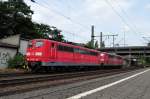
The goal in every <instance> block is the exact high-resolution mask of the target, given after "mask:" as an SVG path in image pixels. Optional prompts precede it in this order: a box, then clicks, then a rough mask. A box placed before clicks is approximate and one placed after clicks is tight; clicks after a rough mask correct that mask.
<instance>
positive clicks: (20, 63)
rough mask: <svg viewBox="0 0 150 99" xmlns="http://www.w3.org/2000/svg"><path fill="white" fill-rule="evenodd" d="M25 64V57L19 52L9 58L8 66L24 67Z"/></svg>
mask: <svg viewBox="0 0 150 99" xmlns="http://www.w3.org/2000/svg"><path fill="white" fill-rule="evenodd" d="M24 65H25V58H24V56H23V55H22V54H17V55H15V56H14V57H13V58H10V59H9V60H8V68H23V67H24Z"/></svg>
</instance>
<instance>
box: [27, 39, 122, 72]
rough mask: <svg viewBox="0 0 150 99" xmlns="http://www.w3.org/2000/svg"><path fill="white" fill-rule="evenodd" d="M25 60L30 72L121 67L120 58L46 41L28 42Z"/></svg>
mask: <svg viewBox="0 0 150 99" xmlns="http://www.w3.org/2000/svg"><path fill="white" fill-rule="evenodd" d="M26 60H27V62H28V66H29V68H31V70H32V71H38V70H40V69H41V68H45V69H46V70H49V69H54V68H58V67H59V68H60V67H68V68H71V67H77V68H78V67H91V66H92V67H95V66H96V67H100V66H101V65H103V66H104V65H123V62H122V61H123V58H122V57H121V56H116V55H110V54H108V53H101V52H100V51H97V50H93V49H88V48H84V47H81V46H75V45H71V44H66V43H62V42H57V41H52V40H47V39H34V40H31V41H29V44H28V48H27V53H26Z"/></svg>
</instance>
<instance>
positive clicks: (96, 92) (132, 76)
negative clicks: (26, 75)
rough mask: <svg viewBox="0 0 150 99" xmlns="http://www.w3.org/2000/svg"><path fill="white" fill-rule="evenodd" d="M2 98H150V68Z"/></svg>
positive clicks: (0, 98) (2, 98)
mask: <svg viewBox="0 0 150 99" xmlns="http://www.w3.org/2000/svg"><path fill="white" fill-rule="evenodd" d="M0 99H150V68H144V69H139V70H136V71H132V72H128V73H122V74H116V75H112V76H107V77H101V78H97V79H92V80H89V81H82V82H77V83H73V84H67V85H60V86H51V87H50V88H45V89H41V90H38V89H37V90H34V91H30V92H25V93H22V94H16V95H10V96H5V97H0Z"/></svg>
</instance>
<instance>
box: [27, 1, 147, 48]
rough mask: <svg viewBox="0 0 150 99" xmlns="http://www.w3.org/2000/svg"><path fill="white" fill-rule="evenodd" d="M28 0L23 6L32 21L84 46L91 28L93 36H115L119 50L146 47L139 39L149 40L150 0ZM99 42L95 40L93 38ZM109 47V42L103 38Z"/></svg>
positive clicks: (109, 39)
mask: <svg viewBox="0 0 150 99" xmlns="http://www.w3.org/2000/svg"><path fill="white" fill-rule="evenodd" d="M35 1H36V2H37V3H32V2H31V1H30V0H25V2H26V3H27V4H28V5H30V6H31V9H32V10H33V11H34V14H33V21H35V22H39V23H45V24H49V25H51V26H55V27H57V28H58V29H61V30H62V31H63V34H64V35H65V39H67V40H69V41H74V42H82V43H86V42H87V41H89V40H90V36H91V25H94V26H95V35H99V33H100V32H103V34H104V35H107V34H118V36H117V37H116V39H115V43H119V44H120V46H123V45H122V44H124V35H125V43H126V44H128V46H138V45H141V46H143V45H146V41H145V40H144V39H143V38H142V37H149V36H150V0H35ZM95 39H97V40H99V38H95ZM103 39H104V40H105V43H106V45H107V46H112V38H111V37H110V38H106V37H104V38H103Z"/></svg>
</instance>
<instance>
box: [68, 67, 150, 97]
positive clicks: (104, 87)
mask: <svg viewBox="0 0 150 99" xmlns="http://www.w3.org/2000/svg"><path fill="white" fill-rule="evenodd" d="M148 71H150V69H148V70H145V71H143V72H140V73H137V74H134V75H132V76H129V77H126V78H124V79H121V80H118V81H115V82H113V83H110V84H107V85H104V86H101V87H98V88H96V89H93V90H90V91H86V92H83V93H80V94H77V95H75V96H72V97H69V98H67V99H80V98H83V97H85V96H87V95H90V94H93V93H95V92H98V91H101V90H103V89H106V88H108V87H111V86H113V85H116V84H119V83H121V82H123V81H126V80H129V79H131V78H133V77H136V76H138V75H141V74H143V73H145V72H148Z"/></svg>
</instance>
